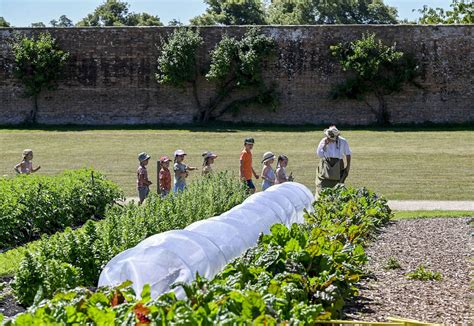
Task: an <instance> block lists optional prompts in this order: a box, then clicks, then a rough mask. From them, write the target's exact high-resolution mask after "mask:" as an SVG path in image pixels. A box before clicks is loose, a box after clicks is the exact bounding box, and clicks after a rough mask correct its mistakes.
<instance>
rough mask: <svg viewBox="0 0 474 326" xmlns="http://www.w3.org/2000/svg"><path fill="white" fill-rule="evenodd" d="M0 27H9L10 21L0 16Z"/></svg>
mask: <svg viewBox="0 0 474 326" xmlns="http://www.w3.org/2000/svg"><path fill="white" fill-rule="evenodd" d="M0 27H10V23H9V22H7V21H6V20H5V18H3V17H1V16H0Z"/></svg>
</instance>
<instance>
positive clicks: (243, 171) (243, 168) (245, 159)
mask: <svg viewBox="0 0 474 326" xmlns="http://www.w3.org/2000/svg"><path fill="white" fill-rule="evenodd" d="M254 144H255V140H254V139H253V138H250V137H249V138H245V140H244V148H243V150H242V152H241V153H240V170H239V177H240V178H241V179H242V180H243V181H244V182H245V183H246V185H247V187H248V192H249V193H251V194H253V193H255V185H254V184H253V181H252V175H254V176H255V179H257V180H258V177H259V176H258V175H257V173H255V170H254V169H253V167H252V149H253V145H254Z"/></svg>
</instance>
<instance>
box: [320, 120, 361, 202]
mask: <svg viewBox="0 0 474 326" xmlns="http://www.w3.org/2000/svg"><path fill="white" fill-rule="evenodd" d="M323 134H324V138H323V139H321V141H320V142H319V145H318V148H317V149H316V155H317V156H318V157H319V165H318V168H317V171H316V194H315V197H316V198H318V197H319V193H320V192H321V190H322V189H324V188H332V187H334V186H336V185H337V184H339V183H344V182H345V181H346V178H347V176H348V175H349V170H350V166H351V156H352V152H351V149H350V147H349V143H348V142H347V140H346V139H345V138H343V137H341V132H340V131H339V129H337V127H336V126H334V125H332V126H329V128H327V129H324V131H323ZM344 159H345V161H346V162H344Z"/></svg>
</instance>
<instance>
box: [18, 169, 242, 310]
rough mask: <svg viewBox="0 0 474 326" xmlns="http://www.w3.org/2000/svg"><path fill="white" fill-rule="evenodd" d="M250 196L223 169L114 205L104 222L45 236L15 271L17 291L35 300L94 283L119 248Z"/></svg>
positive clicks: (25, 300) (20, 297)
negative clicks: (179, 188) (181, 187)
mask: <svg viewBox="0 0 474 326" xmlns="http://www.w3.org/2000/svg"><path fill="white" fill-rule="evenodd" d="M246 196H247V194H246V191H245V187H244V186H243V184H242V183H241V182H240V180H238V179H237V178H233V177H231V176H229V175H227V174H225V173H220V174H216V175H213V176H210V177H208V178H202V179H199V180H197V181H194V182H192V183H191V184H190V185H189V187H188V188H187V190H186V191H184V192H182V193H179V194H177V195H174V196H167V197H165V198H161V197H157V196H156V195H151V196H150V197H149V198H148V199H147V201H145V203H144V204H143V205H141V206H138V205H134V204H129V205H127V206H124V207H120V206H115V207H113V208H111V209H110V210H109V211H108V212H107V213H106V218H105V219H104V220H102V221H100V222H92V221H89V222H88V223H86V224H85V225H84V226H83V227H81V228H79V229H76V230H71V229H66V231H65V232H63V233H57V234H55V235H53V236H51V237H44V238H43V239H42V240H41V241H40V242H39V244H38V246H36V247H35V248H34V249H31V250H30V251H29V254H28V255H25V258H24V259H23V261H22V262H21V264H20V268H19V269H18V271H17V272H16V274H15V281H14V284H13V289H14V292H15V295H16V296H17V298H18V300H19V301H20V302H21V303H23V304H27V305H31V304H32V303H33V302H34V301H35V298H36V299H37V300H39V299H43V298H48V297H50V296H51V295H52V294H53V293H54V292H55V291H57V290H59V289H71V288H74V287H76V286H79V285H81V286H95V285H96V284H97V281H98V279H99V274H100V271H101V270H102V268H103V267H104V266H105V264H106V263H107V262H108V261H109V260H110V259H112V258H113V257H114V256H115V255H117V254H119V253H120V252H122V251H124V250H126V249H128V248H131V247H133V246H135V245H137V244H138V243H139V242H140V241H142V240H143V239H145V238H147V237H149V236H151V235H153V234H156V233H160V232H164V231H168V230H173V229H182V228H184V227H186V226H187V225H189V224H191V223H193V222H195V221H198V220H201V219H205V218H208V217H212V216H215V215H219V214H221V213H223V212H225V211H227V210H229V209H231V208H232V207H233V206H235V205H237V204H240V203H241V202H242V201H243V200H244V199H245V198H246ZM32 266H33V267H34V268H32Z"/></svg>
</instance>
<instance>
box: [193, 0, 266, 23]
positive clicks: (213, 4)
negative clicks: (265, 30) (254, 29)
mask: <svg viewBox="0 0 474 326" xmlns="http://www.w3.org/2000/svg"><path fill="white" fill-rule="evenodd" d="M204 2H205V3H206V4H207V5H208V8H207V9H206V12H205V13H204V14H202V15H201V16H197V17H194V18H193V19H191V25H264V24H265V6H264V4H263V2H262V0H204Z"/></svg>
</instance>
